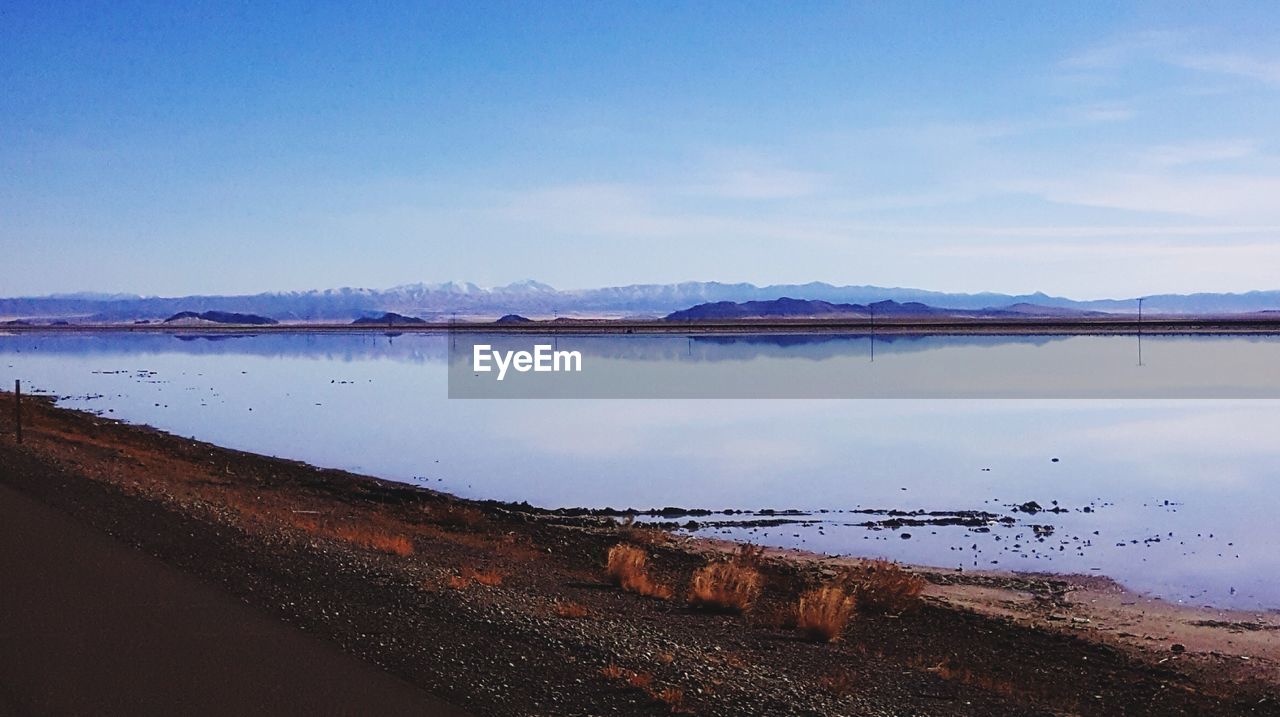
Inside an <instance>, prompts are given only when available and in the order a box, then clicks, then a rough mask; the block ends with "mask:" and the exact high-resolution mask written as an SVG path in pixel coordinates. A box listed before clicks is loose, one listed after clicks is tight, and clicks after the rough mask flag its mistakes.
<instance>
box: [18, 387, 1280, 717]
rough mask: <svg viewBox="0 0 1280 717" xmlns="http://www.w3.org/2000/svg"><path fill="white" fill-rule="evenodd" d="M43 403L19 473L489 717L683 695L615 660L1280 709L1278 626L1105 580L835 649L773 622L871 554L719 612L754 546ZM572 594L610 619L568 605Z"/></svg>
mask: <svg viewBox="0 0 1280 717" xmlns="http://www.w3.org/2000/svg"><path fill="white" fill-rule="evenodd" d="M11 400H12V396H11V395H10V394H0V405H5V406H7V405H9V402H10V401H11ZM24 409H25V411H24V413H25V414H26V415H27V417H28V419H27V422H26V423H25V425H24V433H25V435H26V438H27V442H26V444H25V445H24V446H22V447H17V446H14V444H13V440H12V425H11V423H9V421H11V417H10V412H9V411H4V412H3V413H2V414H0V416H2V417H0V432H3V433H4V435H3V436H2V437H0V458H3V459H4V460H3V461H0V482H3V483H5V484H6V485H10V486H12V487H16V488H18V489H20V490H22V491H23V492H24V493H27V494H28V495H32V496H33V497H36V498H37V499H39V500H41V502H44V503H46V504H51V505H54V506H55V507H58V508H59V509H61V510H64V511H65V512H69V513H71V514H72V515H74V516H75V517H77V518H78V519H80V520H82V521H85V522H89V523H91V524H94V525H96V526H97V527H99V528H105V529H107V530H108V531H109V532H112V533H114V534H116V535H117V536H118V537H122V538H124V539H125V540H126V541H127V542H131V543H135V544H139V545H142V546H144V547H145V549H146V550H147V552H152V553H153V554H156V553H157V552H158V553H160V554H161V557H162V559H164V560H165V562H167V563H169V564H171V565H175V566H177V567H179V568H181V569H183V570H186V571H189V572H195V573H197V574H200V575H203V576H205V577H206V578H210V577H211V578H213V579H215V580H216V581H218V582H219V583H220V584H221V585H222V586H223V587H224V588H226V589H228V590H230V591H231V592H232V593H234V594H237V595H239V596H240V597H242V598H243V599H245V600H246V601H248V602H250V603H251V604H257V605H258V606H259V607H260V608H262V609H266V610H268V611H269V612H271V613H273V614H274V615H275V616H276V617H277V618H279V619H282V620H283V621H284V622H286V623H289V624H293V625H295V626H302V627H306V628H307V631H308V632H312V633H313V634H319V635H321V636H322V637H325V638H327V639H329V640H331V641H333V642H335V643H337V644H339V645H341V646H342V647H343V649H344V650H346V651H347V652H349V653H352V654H356V655H358V656H361V657H363V658H364V659H366V660H369V661H372V662H374V663H375V664H378V665H380V666H382V667H383V668H384V669H387V670H388V671H390V672H392V673H393V674H395V675H397V676H399V677H401V678H402V679H405V680H407V681H409V682H411V683H413V684H415V685H417V686H419V687H422V688H424V689H427V690H428V691H431V692H433V693H436V694H438V695H440V696H441V697H444V698H446V699H448V700H449V701H450V702H452V703H454V704H459V705H464V706H466V707H467V708H468V709H473V705H474V706H475V707H474V709H475V711H476V713H477V714H495V715H505V714H529V713H534V714H543V713H545V714H579V713H587V712H593V713H601V712H605V713H617V714H655V713H659V712H662V711H664V709H665V708H667V707H670V705H667V704H665V703H663V704H658V703H657V702H655V699H654V697H653V696H654V695H657V694H661V693H660V692H659V691H658V690H657V689H656V687H655V688H654V689H653V690H650V691H646V690H645V689H639V688H636V687H635V686H632V685H618V684H615V682H616V681H611V680H610V679H608V678H606V677H602V676H601V674H600V672H601V670H603V669H605V668H608V667H609V666H621V667H622V668H625V669H627V670H631V671H632V672H633V674H640V673H643V674H646V675H649V676H650V678H649V679H652V680H653V681H654V684H655V685H661V686H662V687H663V689H667V688H670V689H671V690H681V691H682V695H683V697H682V700H681V702H680V705H678V706H679V707H680V708H681V709H688V710H690V711H691V713H694V714H801V713H805V712H812V711H815V710H816V711H819V712H823V713H828V714H881V713H885V714H889V713H892V712H894V711H907V712H916V713H922V714H983V713H991V712H994V711H999V712H1005V713H1014V714H1022V713H1043V712H1044V711H1046V710H1047V711H1051V712H1057V711H1065V712H1070V711H1074V712H1078V713H1081V714H1113V713H1119V712H1126V713H1131V714H1141V713H1150V714H1179V713H1182V714H1277V713H1280V704H1278V703H1277V689H1276V685H1277V684H1280V615H1277V614H1275V613H1266V612H1246V611H1228V610H1212V609H1205V608H1186V607H1180V606H1175V605H1169V604H1166V603H1163V602H1162V601H1159V600H1156V599H1153V598H1145V597H1142V596H1139V595H1134V594H1131V593H1128V592H1125V591H1124V590H1123V589H1122V588H1120V587H1119V586H1118V585H1116V584H1115V583H1113V582H1111V581H1109V580H1106V579H1100V578H1096V577H1093V576H1066V575H1039V574H1025V573H1022V574H1020V573H1004V572H988V571H982V572H970V571H965V572H959V571H952V570H945V569H936V568H923V567H913V568H911V569H910V572H911V573H913V574H915V575H917V576H919V577H921V578H923V579H924V580H925V581H926V582H927V585H926V587H925V590H924V593H923V596H922V598H921V599H920V603H919V605H918V606H917V607H916V608H915V609H912V610H910V611H906V612H903V613H902V614H900V615H870V614H869V615H859V616H858V617H857V618H855V619H854V620H853V622H852V623H851V625H850V627H849V628H848V630H847V631H846V632H845V634H844V636H843V637H844V639H843V640H841V641H840V642H837V643H833V644H830V645H827V644H813V643H810V642H806V641H803V640H800V639H798V638H797V637H796V636H795V633H794V632H790V631H788V630H787V629H785V628H782V627H779V626H777V625H774V624H771V623H770V619H769V616H770V612H771V611H773V610H776V609H778V608H780V607H782V606H784V605H786V604H789V603H790V601H791V600H793V599H794V597H795V595H796V594H798V592H799V591H801V590H802V589H804V588H805V587H806V586H813V585H815V584H819V583H821V582H822V580H824V579H825V577H829V576H830V575H832V574H834V573H836V572H838V571H839V570H841V569H843V568H846V567H851V566H857V565H859V564H861V563H862V562H863V561H861V560H858V559H856V558H824V557H821V556H817V555H814V554H809V553H803V552H800V551H794V550H768V551H766V552H765V556H764V564H763V565H764V567H763V569H762V570H763V572H764V575H765V585H766V590H765V592H764V593H763V595H762V597H761V604H760V605H758V606H757V607H756V608H754V609H753V610H752V611H751V612H750V613H748V614H745V615H740V616H730V615H708V614H704V613H702V612H698V611H693V610H690V609H689V608H688V607H687V606H685V605H684V604H683V599H682V597H683V589H682V588H679V587H678V586H680V585H682V584H684V582H685V581H687V579H688V574H689V573H690V572H692V571H693V570H694V569H696V568H697V567H698V566H699V565H702V564H703V563H705V562H706V560H707V559H708V556H715V555H719V554H723V553H724V552H725V551H728V550H731V549H733V548H735V547H736V546H735V545H734V544H732V543H727V542H724V541H718V540H714V539H703V538H689V537H687V536H671V535H669V534H667V533H664V532H661V531H656V530H649V529H644V528H640V527H638V526H620V525H619V524H618V523H617V521H615V520H613V519H612V518H607V517H600V516H569V515H563V514H559V515H557V511H553V510H540V509H534V508H530V507H528V506H527V505H521V504H510V503H500V502H496V501H467V500H462V499H458V498H455V497H453V496H449V495H446V494H442V493H438V492H435V491H431V490H429V489H425V488H418V487H415V486H410V485H407V484H399V483H393V482H389V481H383V480H379V479H374V478H369V477H365V476H358V475H354V474H350V473H345V472H342V471H332V470H323V469H318V468H314V467H312V466H309V465H306V464H303V463H300V462H296V461H289V460H284V459H274V458H267V457H264V456H258V455H254V454H249V453H243V452H239V451H233V450H229V449H223V448H220V447H217V446H214V445H211V444H207V443H203V442H199V441H193V440H188V439H184V438H180V437H176V436H172V435H169V434H167V433H163V432H161V431H158V430H155V429H152V428H148V427H145V426H134V425H129V424H124V423H121V422H118V421H114V420H111V419H105V418H102V417H99V416H95V415H93V414H90V413H85V412H79V411H72V410H69V409H62V408H56V407H54V406H52V402H51V401H50V400H47V399H33V400H27V401H24ZM55 476H56V480H50V478H51V477H55ZM561 513H563V511H561ZM186 535H193V536H197V537H198V539H189V538H187V537H185V536H186ZM378 536H384V537H385V536H393V537H395V538H399V539H402V540H404V541H406V542H404V543H398V542H397V543H392V544H387V543H383V542H380V540H381V539H380V538H378ZM620 542H628V543H635V544H639V545H641V546H643V547H644V548H645V549H646V550H647V551H648V552H649V554H650V560H651V565H652V567H653V570H654V572H655V574H656V576H657V578H658V579H660V580H662V581H664V582H666V583H668V584H670V585H672V586H677V590H676V596H675V597H674V598H673V599H671V600H652V599H648V598H643V597H639V596H636V595H633V594H630V593H626V592H623V591H620V590H618V589H616V588H614V587H612V586H610V585H609V583H608V580H607V578H606V577H605V576H604V574H603V573H604V570H603V562H604V554H605V553H606V552H607V551H608V548H609V547H611V546H613V545H616V544H618V543H620ZM397 546H399V547H397ZM405 546H407V547H405ZM388 551H390V552H388ZM397 551H399V552H402V553H404V554H398V552H397ZM405 551H407V552H405ZM468 571H470V572H468ZM487 574H492V575H497V576H501V577H500V578H498V583H497V584H495V585H488V586H486V585H483V584H481V583H480V582H478V581H479V580H480V578H476V577H475V576H476V575H487ZM468 575H470V576H471V579H469V578H468ZM459 579H460V580H459ZM459 582H461V585H459ZM568 602H572V603H574V604H578V605H581V606H582V607H583V609H584V610H586V611H587V616H586V617H583V618H581V619H567V618H561V617H558V616H557V614H556V611H557V610H558V609H559V608H558V606H560V605H564V604H567V603H568ZM333 606H341V607H340V608H336V609H337V610H338V612H335V613H333V614H330V613H331V610H333V609H335V608H334V607H333ZM388 610H392V611H393V612H394V615H391V614H388V613H387V611H388ZM439 645H444V646H448V647H452V648H457V650H456V652H457V656H456V657H451V656H450V655H451V654H452V653H450V652H448V651H440V650H439V649H438V647H437V646H439ZM1174 645H1178V646H1180V647H1181V649H1177V648H1175V647H1174ZM728 654H731V655H733V658H732V659H731V660H726V659H725V658H724V656H725V655H728ZM517 655H520V656H522V659H515V657H516V656H517ZM668 656H670V658H671V659H670V660H668V659H667V657H668ZM531 660H532V661H533V662H532V664H530V661H531ZM837 665H838V666H841V667H840V670H844V671H843V672H840V674H836V673H834V672H833V671H832V670H833V669H834V668H833V666H837ZM844 677H848V678H849V681H850V682H851V684H852V686H851V687H850V688H849V689H848V690H837V689H834V688H832V685H834V684H835V682H837V681H840V680H843V678H844ZM837 678H839V680H838V679H837ZM717 683H718V684H717ZM495 685H497V686H495ZM824 685H826V686H825V687H824ZM842 692H844V693H845V694H840V693H842ZM666 694H668V695H670V694H674V693H666ZM938 695H944V696H945V697H943V698H939V697H938ZM1094 695H1102V698H1097V697H1094ZM554 700H559V701H558V702H557V701H554ZM532 705H537V707H536V708H534V707H532ZM655 710H657V712H655ZM666 711H669V710H666Z"/></svg>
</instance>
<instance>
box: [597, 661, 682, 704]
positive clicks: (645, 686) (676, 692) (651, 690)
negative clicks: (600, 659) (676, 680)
mask: <svg viewBox="0 0 1280 717" xmlns="http://www.w3.org/2000/svg"><path fill="white" fill-rule="evenodd" d="M600 675H601V676H602V677H604V678H605V679H606V680H610V681H612V682H621V683H624V684H625V685H626V686H627V687H630V688H631V689H634V690H639V691H641V692H643V693H644V694H645V696H647V697H648V698H649V699H650V700H653V701H654V702H659V703H661V704H664V705H666V706H667V707H668V708H669V709H670V710H671V713H672V714H678V713H679V714H683V713H686V712H687V711H688V710H686V709H685V707H684V690H682V689H680V688H679V687H664V688H662V689H658V688H657V687H656V686H654V684H653V675H651V674H649V673H647V672H635V671H634V670H628V669H626V668H624V667H619V666H618V665H616V664H613V663H609V666H608V667H604V668H601V670H600Z"/></svg>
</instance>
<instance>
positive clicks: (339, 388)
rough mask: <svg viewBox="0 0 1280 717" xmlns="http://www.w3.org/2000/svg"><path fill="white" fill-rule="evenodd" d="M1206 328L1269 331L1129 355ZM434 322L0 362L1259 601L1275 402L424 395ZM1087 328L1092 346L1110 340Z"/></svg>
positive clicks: (440, 484) (665, 363)
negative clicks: (967, 521) (1208, 333)
mask: <svg viewBox="0 0 1280 717" xmlns="http://www.w3.org/2000/svg"><path fill="white" fill-rule="evenodd" d="M641 338H646V337H641ZM1112 338H1118V337H1112ZM946 339H947V337H929V338H928V339H920V340H917V341H914V342H912V343H910V344H905V343H900V344H899V346H902V347H904V348H902V349H901V350H902V351H906V350H907V348H908V347H909V349H910V355H911V356H912V360H913V361H921V360H926V359H927V358H928V357H929V356H930V355H933V356H937V357H939V358H938V360H939V361H942V362H945V361H948V360H953V359H954V357H955V351H956V350H957V346H959V347H960V348H963V347H964V346H966V344H965V343H964V341H961V342H960V343H959V344H955V343H948V342H947V341H946ZM595 340H600V339H595ZM635 340H636V337H626V336H618V337H611V338H609V339H607V341H606V344H607V346H608V348H607V349H601V350H600V351H599V352H598V354H597V355H600V354H603V353H607V354H609V355H611V356H612V357H613V358H611V359H609V360H613V361H627V360H630V361H647V362H658V363H659V364H660V365H661V366H662V370H665V371H672V372H678V371H679V365H680V363H681V362H683V363H684V364H685V365H686V366H687V367H688V368H689V370H698V371H708V370H710V369H712V368H714V364H715V362H717V361H723V362H725V365H726V366H728V365H734V366H737V368H736V369H735V370H742V366H743V364H744V363H750V362H753V361H757V362H759V361H763V362H777V363H779V365H780V366H782V367H783V368H784V369H785V370H788V371H799V372H803V371H813V370H819V371H821V370H828V371H829V370H832V367H833V366H834V365H836V364H838V362H840V361H852V360H854V359H855V358H858V360H861V353H860V352H861V351H863V349H862V348H858V347H860V346H862V345H863V344H864V342H862V341H860V340H858V339H854V338H850V339H846V340H845V341H846V342H847V345H845V346H843V347H842V346H841V344H840V341H839V340H835V339H832V340H828V341H824V342H822V343H821V344H820V346H819V348H815V346H816V344H815V343H814V342H798V343H797V342H790V343H789V342H788V341H768V340H761V339H760V338H759V337H757V338H755V339H751V338H750V337H747V340H745V341H729V342H723V340H720V341H721V345H720V347H719V348H718V349H717V348H716V347H715V346H714V345H710V344H709V345H704V346H699V351H698V352H694V351H684V352H683V353H682V352H681V351H679V350H678V349H672V350H671V351H670V352H669V353H668V349H669V348H671V347H668V346H666V345H664V344H660V343H659V344H651V346H659V349H660V350H659V351H658V353H654V351H652V350H651V349H648V348H643V345H642V344H641V343H639V342H637V343H628V342H634V341H635ZM671 340H672V341H675V342H676V343H678V344H679V345H681V346H684V345H686V344H687V343H688V341H687V339H686V338H684V337H674V338H673V339H671ZM855 341H857V342H858V343H857V345H856V346H855V344H854V342H855ZM1214 341H1237V342H1244V343H1240V344H1238V345H1235V346H1233V347H1232V348H1231V351H1232V352H1233V354H1232V355H1241V356H1242V357H1241V358H1240V359H1239V360H1240V361H1241V364H1242V365H1246V366H1249V367H1250V368H1249V371H1254V372H1256V371H1258V370H1259V369H1258V367H1259V366H1263V365H1265V363H1266V361H1267V360H1269V357H1270V354H1271V352H1274V351H1276V349H1277V347H1280V342H1277V341H1275V340H1267V339H1258V338H1249V339H1244V338H1230V337H1198V338H1195V339H1191V338H1186V337H1183V338H1180V339H1172V338H1171V339H1167V343H1166V344H1163V345H1162V344H1161V343H1160V339H1158V338H1148V339H1147V344H1146V348H1145V351H1146V352H1147V353H1146V359H1145V360H1146V362H1147V364H1148V365H1150V363H1151V362H1152V361H1153V360H1154V361H1156V362H1157V365H1159V362H1161V361H1163V360H1164V359H1165V358H1168V359H1170V360H1175V359H1176V357H1175V354H1177V353H1178V352H1179V351H1183V349H1180V348H1179V347H1187V348H1186V349H1185V350H1186V351H1193V352H1203V351H1206V350H1207V351H1220V350H1221V349H1222V346H1221V345H1215V344H1213V343H1212V342H1214ZM448 343H449V339H448V338H446V337H444V336H440V335H423V334H406V335H402V336H387V335H382V334H375V333H352V334H323V335H320V334H263V335H246V336H234V337H231V336H208V337H200V336H190V335H187V336H175V335H162V334H108V333H101V334H13V335H0V369H3V375H0V378H4V379H6V380H8V381H10V382H11V381H12V379H14V378H20V379H22V380H23V382H24V385H27V386H33V387H35V388H37V389H39V390H42V391H46V392H49V393H53V394H56V395H58V396H60V397H63V400H62V404H63V405H67V406H71V407H77V408H85V409H89V410H93V411H97V412H101V413H103V414H105V415H109V416H112V417H115V418H121V419H125V420H128V421H131V422H135V423H146V424H150V425H154V426H157V427H159V428H162V429H165V430H168V431H171V432H173V433H177V434H180V435H185V436H194V437H196V438H199V439H202V440H207V441H211V442H214V443H218V444H221V445H225V446H229V447H233V448H238V449H243V450H249V451H254V452H259V453H266V454H271V455H278V456H283V457H289V458H296V459H300V460H305V461H308V462H311V463H315V464H318V465H323V466H328V467H334V468H343V469H347V470H352V471H358V472H362V473H369V474H372V475H377V476H381V477H384V478H389V479H394V480H400V481H406V482H414V483H420V484H423V485H427V486H430V487H432V488H438V489H441V490H446V491H449V492H452V493H456V494H459V495H462V496H466V497H474V498H496V499H501V500H513V501H519V500H527V501H529V502H530V503H533V504H535V505H540V506H547V507H561V506H590V507H603V506H612V507H615V508H621V507H638V508H649V507H663V506H681V507H693V508H710V509H745V510H757V509H775V510H783V509H796V510H799V511H803V512H805V513H806V515H802V516H798V517H795V518H794V520H796V521H799V522H795V523H786V524H782V525H771V526H757V527H737V528H735V527H723V526H717V527H711V528H707V527H704V528H702V529H701V530H700V532H703V533H707V534H716V535H727V536H732V537H738V538H745V539H749V540H753V541H756V542H760V543H766V544H771V545H780V546H795V547H802V548H806V549H810V550H816V551H825V552H830V553H848V554H856V555H873V556H883V557H888V558H892V559H896V560H903V561H907V562H911V563H918V564H931V565H940V566H946V567H964V568H966V569H975V568H978V569H983V568H987V569H1011V570H1034V571H1053V572H1078V573H1092V574H1105V575H1109V576H1111V577H1114V578H1116V579H1118V580H1120V581H1122V582H1123V583H1125V584H1126V585H1127V586H1129V587H1131V588H1134V589H1137V590H1141V591H1146V592H1150V593H1153V594H1156V595H1159V596H1161V597H1163V598H1164V599H1167V600H1171V601H1177V602H1185V603H1190V604H1211V605H1217V606H1224V607H1238V608H1246V609H1257V608H1265V609H1277V608H1280V550H1277V549H1276V544H1277V541H1278V539H1280V522H1278V521H1277V517H1278V515H1277V514H1278V510H1277V509H1278V508H1280V470H1277V467H1278V466H1280V441H1277V440H1276V439H1277V436H1278V435H1280V401H1275V400H1240V399H1230V400H1224V399H1215V400H1205V399H1200V400H1189V399H1178V400H1171V399H1165V400H1151V399H1142V400H1134V399H1127V400H1033V399H1019V400H997V399H984V400H979V399H951V400H923V399H913V400H906V399H902V400H802V399H798V400H784V399H773V400H729V399H725V400H710V399H702V400H676V399H654V400H546V401H538V400H510V401H468V400H449V399H447V398H446V397H445V396H446V383H447V380H446V377H447V360H448ZM753 344H754V345H753ZM968 345H969V346H970V349H971V350H973V351H983V352H988V355H991V354H992V352H995V353H996V354H998V353H999V352H1002V351H1003V352H1011V351H1016V352H1023V353H1025V352H1027V351H1033V352H1034V351H1041V352H1052V351H1054V350H1055V348H1054V347H1066V346H1070V347H1072V351H1080V349H1081V344H1080V343H1079V342H1076V343H1072V342H1069V341H1055V340H1046V339H1044V338H1043V337H1040V338H1037V339H1028V338H1008V339H1006V340H1004V341H1000V340H988V341H983V342H980V344H979V345H974V344H972V342H970V344H968ZM1097 345H1098V350H1099V354H1098V356H1099V357H1109V356H1110V352H1113V351H1115V350H1116V349H1115V344H1107V343H1104V342H1100V343H1098V344H1097ZM673 346H674V344H673ZM1251 347H1252V348H1251ZM886 348H888V347H878V348H877V349H876V350H877V359H876V360H877V362H879V364H878V365H891V362H892V360H893V359H892V356H893V353H892V350H888V351H887V350H886ZM931 352H932V353H931ZM1088 356H1089V355H1088V352H1087V351H1086V352H1085V354H1084V359H1082V360H1089V358H1088ZM1162 357H1163V358H1162ZM1099 360H1102V359H1101V358H1100V359H1099ZM1107 360H1109V358H1108V359H1107ZM833 362H834V363H833ZM936 369H937V370H938V371H939V372H945V371H946V369H947V367H946V365H945V364H943V365H939V366H937V367H936ZM1246 383H1247V382H1246ZM1236 388H1239V386H1238V385H1237V386H1236ZM1245 388H1247V386H1245ZM1055 458H1056V459H1058V460H1057V461H1054V460H1053V459H1055ZM1029 501H1034V502H1036V503H1037V504H1039V505H1040V506H1042V507H1044V508H1053V507H1054V506H1055V503H1054V501H1057V503H1056V506H1058V507H1059V508H1060V509H1061V511H1062V512H1053V513H1050V512H1039V513H1035V514H1029V513H1026V512H1023V511H1019V510H1015V509H1014V506H1019V505H1022V504H1025V503H1027V502H1029ZM876 510H904V511H914V510H924V511H944V512H954V511H962V510H976V511H985V512H986V513H989V514H991V516H992V520H991V521H990V522H988V523H986V524H985V525H981V526H976V527H975V526H973V525H968V526H964V525H913V526H903V527H897V528H896V529H895V528H894V527H885V526H884V524H882V523H881V524H877V525H874V526H871V527H867V526H865V525H863V524H865V523H868V522H876V521H883V520H885V519H886V518H888V517H890V516H886V515H882V514H876V513H872V512H868V511H876ZM758 517H759V516H754V515H736V516H732V519H733V520H744V519H745V520H751V519H755V518H758ZM915 517H916V518H917V519H918V518H920V516H915ZM997 518H1005V519H1006V520H1005V522H1001V521H1000V520H998V519H997ZM697 519H698V520H702V521H707V520H718V521H723V520H727V519H729V517H727V516H710V517H699V518H697ZM1009 519H1012V522H1011V523H1010V522H1009ZM682 520H684V519H683V518H682ZM1033 526H1040V527H1039V529H1038V530H1039V533H1038V534H1037V529H1036V528H1034V527H1033ZM1049 531H1051V532H1049ZM908 535H909V536H910V537H907V536H908Z"/></svg>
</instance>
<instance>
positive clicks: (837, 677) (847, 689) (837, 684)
mask: <svg viewBox="0 0 1280 717" xmlns="http://www.w3.org/2000/svg"><path fill="white" fill-rule="evenodd" d="M856 684H857V682H856V680H854V677H853V675H852V674H850V673H848V672H836V673H833V674H830V675H823V676H822V677H820V678H818V687H819V688H821V689H822V690H823V691H824V692H828V693H830V694H833V695H835V696H836V697H847V696H849V695H851V694H853V692H854V686H855V685H856Z"/></svg>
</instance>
